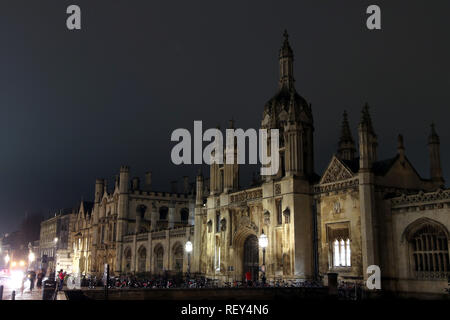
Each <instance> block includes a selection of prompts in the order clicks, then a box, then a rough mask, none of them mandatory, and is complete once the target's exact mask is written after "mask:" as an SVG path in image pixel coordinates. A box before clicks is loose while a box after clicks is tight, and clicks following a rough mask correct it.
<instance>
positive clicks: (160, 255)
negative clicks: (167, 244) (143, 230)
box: [155, 245, 164, 273]
mask: <svg viewBox="0 0 450 320" xmlns="http://www.w3.org/2000/svg"><path fill="white" fill-rule="evenodd" d="M163 267H164V249H163V247H162V246H161V245H159V246H158V247H156V249H155V271H156V272H158V273H161V272H162V271H163Z"/></svg>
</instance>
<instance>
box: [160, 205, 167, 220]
mask: <svg viewBox="0 0 450 320" xmlns="http://www.w3.org/2000/svg"><path fill="white" fill-rule="evenodd" d="M168 213H169V208H167V207H161V208H159V220H167V214H168Z"/></svg>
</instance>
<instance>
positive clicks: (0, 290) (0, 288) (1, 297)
mask: <svg viewBox="0 0 450 320" xmlns="http://www.w3.org/2000/svg"><path fill="white" fill-rule="evenodd" d="M0 300H3V286H0Z"/></svg>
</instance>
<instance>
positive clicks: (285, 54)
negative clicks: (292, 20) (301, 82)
mask: <svg viewBox="0 0 450 320" xmlns="http://www.w3.org/2000/svg"><path fill="white" fill-rule="evenodd" d="M283 37H284V41H283V45H282V47H281V49H280V56H279V60H280V88H285V89H293V88H294V81H295V80H294V70H293V64H294V54H293V52H292V48H291V46H290V45H289V40H288V39H289V35H288V33H287V31H286V30H284V33H283Z"/></svg>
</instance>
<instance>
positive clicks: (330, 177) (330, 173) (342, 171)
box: [320, 157, 353, 184]
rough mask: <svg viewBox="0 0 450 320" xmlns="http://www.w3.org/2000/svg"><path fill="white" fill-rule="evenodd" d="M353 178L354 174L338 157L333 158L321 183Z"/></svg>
mask: <svg viewBox="0 0 450 320" xmlns="http://www.w3.org/2000/svg"><path fill="white" fill-rule="evenodd" d="M351 178H353V174H352V173H351V172H350V170H348V169H347V168H346V167H345V166H344V165H343V164H342V163H341V162H340V161H339V160H338V159H337V158H336V157H334V158H333V160H332V161H331V164H330V165H329V166H328V169H327V170H326V172H325V174H324V175H323V177H322V179H321V180H320V184H323V183H331V182H336V181H341V180H346V179H351Z"/></svg>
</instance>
